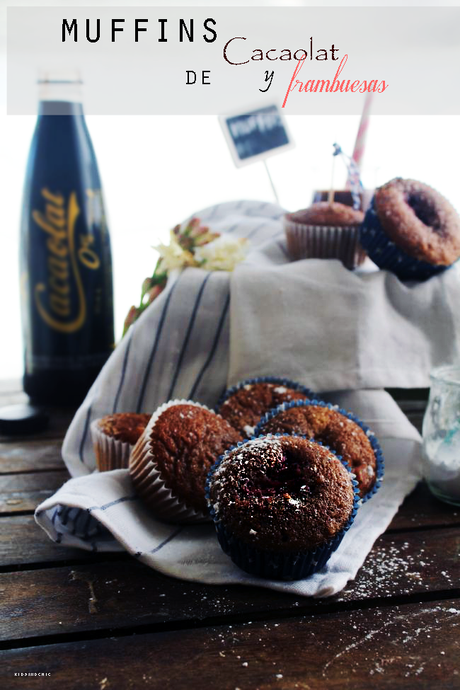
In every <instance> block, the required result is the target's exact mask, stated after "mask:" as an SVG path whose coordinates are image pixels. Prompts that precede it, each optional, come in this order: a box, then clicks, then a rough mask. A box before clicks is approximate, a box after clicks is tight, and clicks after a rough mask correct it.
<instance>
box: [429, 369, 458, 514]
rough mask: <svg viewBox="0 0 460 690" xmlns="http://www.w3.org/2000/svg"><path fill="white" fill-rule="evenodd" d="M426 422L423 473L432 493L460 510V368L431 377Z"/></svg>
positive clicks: (446, 370) (437, 370)
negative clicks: (459, 507)
mask: <svg viewBox="0 0 460 690" xmlns="http://www.w3.org/2000/svg"><path fill="white" fill-rule="evenodd" d="M430 378H431V389H430V399H429V401H428V408H427V411H426V413H425V417H424V419H423V473H424V477H425V479H426V481H427V483H428V486H429V487H430V490H431V492H432V493H433V494H434V495H435V496H436V497H437V498H440V499H441V500H442V501H445V502H447V503H452V504H453V505H457V506H460V366H444V367H440V368H438V369H435V370H434V371H433V372H432V373H431V376H430Z"/></svg>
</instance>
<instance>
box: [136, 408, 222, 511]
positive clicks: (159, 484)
mask: <svg viewBox="0 0 460 690" xmlns="http://www.w3.org/2000/svg"><path fill="white" fill-rule="evenodd" d="M178 405H188V406H193V407H199V408H201V409H204V410H206V411H207V412H209V413H210V414H212V415H216V417H218V418H219V419H222V418H221V417H220V415H217V414H216V413H215V412H213V411H212V410H210V409H209V408H208V407H206V405H201V404H200V403H197V402H194V401H191V400H171V401H169V402H167V403H164V404H163V405H161V407H159V408H158V409H157V410H156V412H155V413H154V414H153V415H152V417H151V419H150V421H149V423H148V425H147V427H146V428H145V430H144V433H143V434H142V436H141V438H140V439H139V441H138V442H137V443H136V445H135V446H134V448H133V450H132V453H131V457H130V461H129V472H130V476H131V479H132V482H133V484H134V488H135V490H136V492H137V493H138V494H139V496H140V497H141V498H142V499H143V501H144V503H145V504H146V505H147V506H148V507H149V508H150V509H151V510H152V512H153V513H154V514H155V516H156V517H157V518H159V519H160V520H164V521H165V522H173V523H179V524H195V523H202V522H209V521H210V516H209V514H208V513H207V511H206V512H205V511H203V512H202V511H198V510H196V509H195V508H193V507H192V506H190V505H187V504H186V502H185V501H184V500H183V499H181V498H179V497H178V496H177V495H175V493H174V491H173V490H172V489H171V488H169V487H168V486H167V485H166V481H167V480H165V479H163V477H162V475H161V471H160V469H159V468H158V465H157V463H156V460H155V456H154V453H153V451H152V449H151V447H150V440H151V433H152V430H153V428H154V426H155V424H156V423H157V421H158V419H159V418H160V417H161V415H162V414H163V413H164V412H165V411H166V410H167V409H168V408H170V407H173V406H178ZM222 421H224V420H222ZM232 431H233V430H232ZM216 459H217V458H216ZM203 490H204V489H203Z"/></svg>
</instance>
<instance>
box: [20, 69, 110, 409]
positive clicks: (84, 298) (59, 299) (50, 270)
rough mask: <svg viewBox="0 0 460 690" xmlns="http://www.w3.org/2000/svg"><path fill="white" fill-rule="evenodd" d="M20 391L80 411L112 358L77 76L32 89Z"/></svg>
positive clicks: (104, 265) (106, 282) (90, 157)
mask: <svg viewBox="0 0 460 690" xmlns="http://www.w3.org/2000/svg"><path fill="white" fill-rule="evenodd" d="M20 264H21V312H22V324H23V337H24V361H25V371H24V390H25V392H26V393H27V394H28V395H29V396H30V398H31V399H32V401H33V402H36V403H44V404H67V403H68V404H75V403H78V402H80V401H81V400H82V399H83V398H84V396H85V394H86V392H87V391H88V389H89V387H90V386H91V384H92V382H93V381H94V379H95V378H96V376H97V374H98V373H99V371H100V369H101V367H102V366H103V364H104V362H105V361H106V360H107V358H108V356H109V355H110V353H111V351H112V349H113V342H114V331H113V288H112V259H111V250H110V238H109V233H108V228H107V224H106V217H105V212H104V203H103V198H102V190H101V182H100V178H99V172H98V168H97V162H96V156H95V154H94V149H93V145H92V143H91V139H90V136H89V132H88V129H87V126H86V122H85V119H84V115H83V107H82V99H81V81H80V80H79V78H78V76H77V75H71V76H70V78H69V77H67V78H66V77H64V78H63V77H56V76H53V75H52V74H50V75H45V76H44V77H43V78H42V79H41V80H40V81H39V107H38V118H37V124H36V127H35V132H34V135H33V139H32V144H31V148H30V153H29V159H28V164H27V172H26V180H25V189H24V199H23V207H22V222H21V245H20Z"/></svg>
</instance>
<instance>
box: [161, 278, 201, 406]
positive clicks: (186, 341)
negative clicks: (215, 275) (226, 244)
mask: <svg viewBox="0 0 460 690" xmlns="http://www.w3.org/2000/svg"><path fill="white" fill-rule="evenodd" d="M211 275H212V273H208V274H207V275H206V277H205V279H204V280H203V282H202V283H201V286H200V289H199V291H198V295H197V297H196V300H195V305H194V307H193V310H192V315H191V317H190V321H189V324H188V328H187V332H186V334H185V338H184V342H183V343H182V348H181V351H180V355H179V359H178V360H177V365H176V370H175V372H174V376H173V379H172V383H171V386H170V388H169V393H168V400H172V397H173V392H174V388H175V387H176V384H177V379H178V378H179V374H180V370H181V367H182V363H183V361H184V356H185V352H186V350H187V346H188V344H189V341H190V336H191V334H192V331H193V326H194V324H195V319H196V315H197V312H198V308H199V306H200V302H201V298H202V297H203V292H204V289H205V287H206V283H207V282H208V280H209V278H210V277H211Z"/></svg>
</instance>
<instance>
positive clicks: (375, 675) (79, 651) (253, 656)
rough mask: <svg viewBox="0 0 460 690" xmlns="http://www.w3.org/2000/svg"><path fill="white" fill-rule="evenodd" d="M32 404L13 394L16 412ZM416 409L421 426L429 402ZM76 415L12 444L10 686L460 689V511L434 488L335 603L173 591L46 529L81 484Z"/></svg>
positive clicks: (1, 586)
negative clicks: (76, 473) (64, 490)
mask: <svg viewBox="0 0 460 690" xmlns="http://www.w3.org/2000/svg"><path fill="white" fill-rule="evenodd" d="M20 397H21V395H20V394H18V392H17V390H10V391H9V390H8V389H5V387H4V390H3V392H0V404H7V403H9V402H14V401H16V400H17V399H18V398H20ZM402 407H403V409H404V410H405V411H406V413H407V414H408V416H409V417H410V419H411V420H412V421H413V422H414V423H415V424H416V425H417V426H418V427H419V428H420V422H421V417H422V414H423V404H420V403H417V402H416V401H413V402H407V401H406V402H405V403H404V404H402ZM70 417H71V414H70V413H65V412H62V411H60V412H55V413H54V414H53V417H52V424H51V426H50V428H49V429H48V430H47V431H46V432H45V433H43V434H41V435H40V436H37V437H35V438H34V437H29V438H26V437H22V438H17V437H16V438H1V439H0V514H1V517H0V525H1V534H0V552H1V558H0V567H1V574H0V578H1V580H0V593H1V598H0V601H1V604H0V605H1V631H0V639H1V641H0V645H1V651H0V669H1V670H0V679H1V680H0V687H2V688H16V687H18V688H46V689H52V688H61V689H63V688H66V689H67V688H80V689H85V688H95V689H96V690H108V689H111V690H112V689H113V688H120V689H123V690H124V689H125V688H126V689H129V688H162V689H163V688H173V689H174V690H175V689H176V688H180V689H182V688H184V689H187V690H189V689H191V688H192V689H193V688H209V689H214V688H216V689H218V690H220V689H221V688H229V689H230V690H234V689H235V688H240V689H241V690H246V689H248V688H260V689H263V690H265V689H267V688H278V689H280V688H282V689H284V688H289V689H290V688H302V689H305V690H306V689H311V690H314V689H316V688H327V689H328V688H352V689H353V690H355V689H358V688H366V689H367V688H374V687H375V688H380V687H385V688H429V689H430V690H432V689H438V688H460V589H459V574H460V567H459V563H460V561H459V552H460V509H459V510H456V509H455V508H453V507H449V506H447V505H444V504H443V503H440V502H438V501H437V500H436V499H434V498H433V497H432V496H431V495H430V493H429V492H428V490H427V488H426V487H425V486H424V485H419V486H418V487H417V488H416V490H415V491H414V492H413V494H412V495H411V496H409V497H408V498H407V500H406V501H405V503H404V505H403V506H402V508H401V509H400V511H399V513H398V514H397V515H396V517H395V519H394V520H393V522H392V523H391V525H390V528H389V529H388V530H387V532H386V533H385V534H384V535H383V536H382V537H380V539H379V540H378V541H377V543H376V544H375V547H374V549H373V550H372V552H371V553H370V554H369V556H368V558H367V560H366V562H365V564H364V566H363V567H362V569H361V571H360V572H359V574H358V577H357V579H356V581H354V582H352V583H350V584H349V585H348V586H347V588H346V589H345V591H343V592H342V593H341V594H339V595H338V596H335V597H333V598H329V599H323V600H316V599H306V598H297V597H295V596H292V595H286V594H278V593H276V592H273V591H269V590H265V589H257V588H249V587H240V586H232V587H210V586H204V585H197V584H190V583H187V582H182V581H180V580H173V579H169V578H167V577H164V576H162V575H159V574H158V573H156V572H155V571H153V570H150V569H148V568H147V567H145V566H143V565H142V564H140V563H138V562H136V561H134V560H133V559H132V558H130V557H129V556H128V555H123V554H113V555H110V554H109V555H104V554H97V555H92V554H88V553H86V552H83V551H79V550H76V549H70V548H62V547H60V546H57V545H56V544H54V543H52V542H51V541H50V540H49V539H48V537H47V536H46V535H45V534H44V532H43V531H42V530H41V529H40V528H39V527H37V525H36V524H35V522H34V518H33V511H34V507H35V506H36V505H37V504H38V503H39V502H40V501H42V500H43V499H44V498H46V497H47V496H50V495H51V494H52V493H53V492H54V491H55V490H56V489H57V488H58V487H59V486H60V485H61V484H62V483H63V482H64V481H65V480H66V479H67V478H68V474H67V471H66V469H65V467H64V465H63V462H62V460H61V456H60V446H61V441H62V437H63V434H64V431H65V429H66V426H67V424H68V422H69V420H70ZM20 673H36V674H38V673H46V674H49V676H28V677H27V676H16V675H15V674H20Z"/></svg>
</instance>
